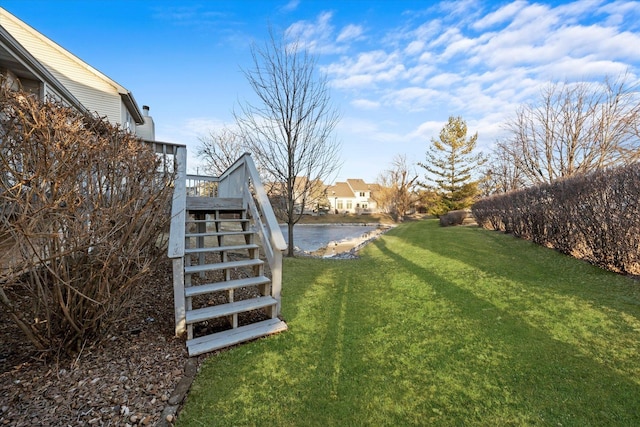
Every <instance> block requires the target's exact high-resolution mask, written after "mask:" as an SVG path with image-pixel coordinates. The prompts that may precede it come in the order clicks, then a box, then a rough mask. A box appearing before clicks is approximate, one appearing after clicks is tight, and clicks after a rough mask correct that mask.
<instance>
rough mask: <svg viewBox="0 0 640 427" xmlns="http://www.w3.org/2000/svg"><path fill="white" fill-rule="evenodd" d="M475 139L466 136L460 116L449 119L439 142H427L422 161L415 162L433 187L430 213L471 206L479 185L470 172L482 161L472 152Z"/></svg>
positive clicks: (476, 135)
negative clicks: (435, 196)
mask: <svg viewBox="0 0 640 427" xmlns="http://www.w3.org/2000/svg"><path fill="white" fill-rule="evenodd" d="M477 140H478V133H477V132H476V133H475V134H474V135H472V136H471V137H467V124H466V122H465V121H464V120H463V119H462V118H461V117H449V121H448V122H447V124H446V125H445V126H444V127H443V128H442V130H441V131H440V137H439V139H435V138H432V139H431V144H432V145H431V147H429V151H428V152H427V159H426V162H425V163H418V164H419V165H420V166H421V167H423V168H425V169H426V170H427V172H429V174H427V175H426V178H427V180H428V181H431V182H433V183H434V184H435V189H436V191H437V193H438V195H439V201H438V203H436V204H435V207H434V208H433V209H432V211H431V213H433V214H435V215H443V214H445V213H447V212H449V211H452V210H457V209H465V208H468V207H470V206H471V205H472V204H473V199H474V198H475V196H476V195H477V194H478V184H479V181H478V180H474V179H473V171H474V169H475V170H477V168H478V167H479V166H481V165H482V164H484V162H485V159H484V157H483V156H482V155H481V154H474V153H473V151H474V149H475V148H476V141H477Z"/></svg>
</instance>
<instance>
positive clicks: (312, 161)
mask: <svg viewBox="0 0 640 427" xmlns="http://www.w3.org/2000/svg"><path fill="white" fill-rule="evenodd" d="M251 54H252V57H253V66H254V68H253V69H251V70H247V71H245V72H244V74H245V76H246V78H247V80H248V82H249V84H250V85H251V88H252V89H253V90H254V92H255V94H256V95H257V98H258V101H257V102H256V103H254V104H252V103H249V102H247V103H245V104H243V105H241V111H240V113H237V112H236V113H234V114H235V118H236V122H237V124H238V128H239V129H240V131H241V134H242V137H243V140H244V141H245V143H246V144H247V148H248V149H249V150H250V151H251V152H252V153H253V154H254V156H255V159H256V162H257V163H258V165H259V167H261V169H262V171H263V172H265V173H266V174H267V175H268V177H267V179H270V180H271V181H272V183H273V188H276V189H278V188H279V191H280V192H281V200H282V201H283V213H284V218H283V219H284V220H285V221H286V223H287V225H288V237H289V250H288V255H289V256H293V254H294V241H293V227H294V225H295V224H296V223H297V222H298V221H299V220H300V218H301V217H302V214H303V213H304V212H305V209H307V208H308V207H309V206H310V205H313V204H314V203H316V201H315V200H311V199H313V197H314V196H313V195H314V194H315V193H317V192H316V191H314V189H315V188H316V187H317V185H318V183H319V182H324V181H328V180H329V179H331V178H332V175H333V174H334V173H335V172H336V171H337V170H338V168H339V166H340V161H339V150H340V145H339V143H338V142H337V141H336V139H335V138H333V137H332V132H333V130H334V128H335V127H336V125H337V123H338V120H339V114H338V112H337V110H335V109H334V108H333V107H332V105H331V103H330V97H329V89H328V86H327V80H326V77H325V76H323V75H318V73H317V71H316V64H317V60H316V58H315V57H314V56H312V55H311V54H310V53H309V52H308V51H307V50H306V49H303V48H302V47H301V46H300V45H299V43H298V42H292V43H287V41H286V40H285V38H284V37H282V38H276V36H275V35H274V32H273V30H272V29H269V40H268V41H267V42H266V43H265V44H264V46H258V45H255V44H254V45H253V46H252V47H251Z"/></svg>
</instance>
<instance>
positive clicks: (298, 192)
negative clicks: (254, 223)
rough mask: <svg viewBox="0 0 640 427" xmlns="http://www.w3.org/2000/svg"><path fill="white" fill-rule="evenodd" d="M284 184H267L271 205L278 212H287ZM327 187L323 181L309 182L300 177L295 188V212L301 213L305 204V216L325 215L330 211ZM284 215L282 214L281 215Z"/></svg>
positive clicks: (297, 178) (266, 188) (265, 185)
mask: <svg viewBox="0 0 640 427" xmlns="http://www.w3.org/2000/svg"><path fill="white" fill-rule="evenodd" d="M285 186H286V184H285V183H284V182H266V183H265V184H264V187H265V190H266V191H267V194H268V195H269V198H270V200H271V204H272V205H273V207H274V209H276V211H280V212H282V213H284V212H285V211H286V206H287V203H286V200H285V194H286V189H285ZM325 190H326V185H325V184H324V183H323V182H322V181H321V180H313V181H311V182H309V180H308V179H307V178H306V177H304V176H298V177H296V180H295V185H294V187H293V199H294V212H295V213H300V212H301V208H302V205H303V204H304V212H303V213H304V214H316V213H323V212H326V211H327V210H328V209H329V203H328V201H327V197H326V191H325ZM281 215H282V214H281Z"/></svg>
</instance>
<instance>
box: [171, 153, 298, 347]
mask: <svg viewBox="0 0 640 427" xmlns="http://www.w3.org/2000/svg"><path fill="white" fill-rule="evenodd" d="M240 160H241V161H239V162H236V163H239V166H237V167H236V168H235V169H233V170H232V171H231V172H230V173H229V174H228V175H227V176H225V175H223V176H222V177H220V178H215V177H208V178H206V179H205V181H208V182H214V183H215V184H216V185H215V186H214V187H215V189H216V193H217V194H215V195H214V196H211V195H206V196H203V195H201V194H199V195H191V196H186V194H187V189H186V188H185V189H184V193H183V190H182V189H181V188H180V185H179V182H178V180H177V181H176V189H175V194H174V205H173V210H174V212H173V213H174V217H173V218H172V224H171V235H170V244H169V254H170V257H172V258H173V259H174V261H173V269H174V272H173V276H174V300H175V303H176V334H177V335H181V334H182V333H184V332H186V334H187V348H188V350H189V355H190V356H194V355H198V354H202V353H205V352H210V351H214V350H217V349H221V348H224V347H228V346H231V345H234V344H238V343H241V342H244V341H248V340H252V339H255V338H259V337H263V336H266V335H270V334H273V333H277V332H281V331H284V330H286V329H287V325H286V323H285V322H284V321H282V320H280V319H279V318H278V315H279V311H280V281H281V266H282V251H284V249H285V248H286V245H283V242H284V238H283V237H282V233H281V232H280V229H279V227H277V222H275V216H274V215H273V212H272V210H271V207H270V205H267V206H266V207H265V203H268V198H266V194H264V190H263V189H262V187H261V184H259V181H258V185H256V181H255V180H254V179H250V177H251V172H252V168H253V169H255V167H254V166H253V164H252V162H251V159H250V157H248V155H245V156H243V157H242V158H241V159H240ZM230 169H231V168H230ZM238 171H239V172H238ZM234 172H235V174H234ZM240 175H244V176H245V177H244V179H242V180H239V179H238V177H239V176H240ZM255 176H257V172H255ZM255 176H254V178H255ZM192 178H195V179H197V180H202V179H203V177H193V176H192ZM225 179H231V181H232V182H233V183H234V185H226V184H225ZM239 183H241V184H242V185H239ZM249 184H251V185H252V187H253V188H250V186H249ZM185 187H186V185H185ZM191 189H192V190H193V187H192V188H191ZM191 193H193V191H191ZM223 196H224V197H223ZM258 206H260V208H259V207H258ZM174 227H175V229H174ZM274 230H277V231H275V233H274ZM278 233H279V234H280V235H279V236H278ZM274 234H275V236H274ZM180 238H181V239H182V244H180V242H178V241H176V239H180ZM279 238H281V241H280V240H279ZM274 243H275V244H274ZM172 255H173V256H172Z"/></svg>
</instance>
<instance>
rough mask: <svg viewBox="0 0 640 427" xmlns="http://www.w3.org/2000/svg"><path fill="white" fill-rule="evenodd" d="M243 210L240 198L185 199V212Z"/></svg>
mask: <svg viewBox="0 0 640 427" xmlns="http://www.w3.org/2000/svg"><path fill="white" fill-rule="evenodd" d="M243 209H244V206H243V204H242V198H238V197H187V210H188V211H190V212H194V211H204V212H214V211H225V210H230V211H241V210H243Z"/></svg>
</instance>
